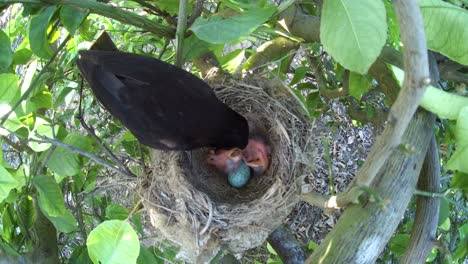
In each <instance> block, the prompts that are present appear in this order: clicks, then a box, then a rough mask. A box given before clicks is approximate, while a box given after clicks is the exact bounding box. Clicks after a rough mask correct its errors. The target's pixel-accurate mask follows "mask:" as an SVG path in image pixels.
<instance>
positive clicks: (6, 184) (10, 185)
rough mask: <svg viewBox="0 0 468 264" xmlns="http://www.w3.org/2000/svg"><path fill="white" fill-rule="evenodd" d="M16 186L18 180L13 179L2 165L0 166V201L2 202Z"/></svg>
mask: <svg viewBox="0 0 468 264" xmlns="http://www.w3.org/2000/svg"><path fill="white" fill-rule="evenodd" d="M16 186H18V181H17V180H15V178H13V176H11V174H10V173H9V172H8V171H7V170H6V169H5V168H4V167H3V166H0V202H2V201H3V199H5V198H6V197H7V196H8V194H9V193H10V191H11V190H12V189H14V188H16Z"/></svg>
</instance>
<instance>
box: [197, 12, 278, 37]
mask: <svg viewBox="0 0 468 264" xmlns="http://www.w3.org/2000/svg"><path fill="white" fill-rule="evenodd" d="M275 11H276V9H275V8H273V7H268V8H262V9H252V10H249V11H246V12H244V13H242V14H240V15H237V16H232V17H229V18H225V19H224V18H222V17H219V16H213V17H211V18H202V17H199V18H198V19H197V20H195V23H193V25H192V27H191V28H190V29H191V30H192V31H193V32H194V33H195V35H196V36H197V37H198V38H199V39H201V40H204V41H207V42H210V43H216V44H223V43H229V42H233V41H238V40H240V39H242V38H246V37H248V36H249V35H250V34H252V32H254V30H255V29H257V28H258V27H259V26H260V25H261V24H262V23H264V22H265V21H267V20H268V19H269V18H270V17H271V16H272V15H273V13H274V12H275Z"/></svg>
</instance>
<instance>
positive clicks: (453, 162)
mask: <svg viewBox="0 0 468 264" xmlns="http://www.w3.org/2000/svg"><path fill="white" fill-rule="evenodd" d="M467 160H468V145H466V146H463V147H459V148H457V150H455V152H454V153H453V154H452V157H451V158H450V160H449V161H447V165H446V169H447V170H453V171H460V172H463V173H468V162H466V161H467Z"/></svg>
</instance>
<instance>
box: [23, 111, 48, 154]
mask: <svg viewBox="0 0 468 264" xmlns="http://www.w3.org/2000/svg"><path fill="white" fill-rule="evenodd" d="M36 133H38V134H39V135H41V136H45V137H48V138H52V136H53V133H52V126H51V125H50V123H49V122H47V121H46V120H44V119H42V118H40V117H38V118H36V122H35V124H34V130H33V132H32V133H30V135H29V136H30V138H32V139H35V140H42V139H41V138H39V137H38V136H37V135H36ZM28 145H29V147H31V149H32V150H34V151H36V152H41V151H44V150H47V149H48V148H50V143H40V142H33V141H30V142H29V143H28Z"/></svg>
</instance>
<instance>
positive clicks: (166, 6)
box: [156, 0, 180, 15]
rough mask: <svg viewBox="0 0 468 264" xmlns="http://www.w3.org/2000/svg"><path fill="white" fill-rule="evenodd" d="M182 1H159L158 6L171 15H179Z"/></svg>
mask: <svg viewBox="0 0 468 264" xmlns="http://www.w3.org/2000/svg"><path fill="white" fill-rule="evenodd" d="M179 2H180V0H158V1H157V2H156V5H157V6H159V8H161V9H162V10H164V11H166V12H168V13H169V14H171V15H177V14H178V12H179Z"/></svg>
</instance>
